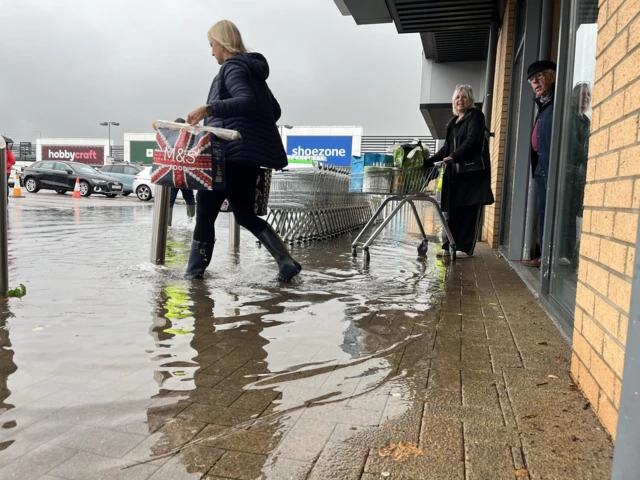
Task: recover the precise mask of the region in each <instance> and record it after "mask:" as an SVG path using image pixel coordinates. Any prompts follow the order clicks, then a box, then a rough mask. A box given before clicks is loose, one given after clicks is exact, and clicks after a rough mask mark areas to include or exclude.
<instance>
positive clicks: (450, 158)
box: [443, 157, 453, 162]
mask: <svg viewBox="0 0 640 480" xmlns="http://www.w3.org/2000/svg"><path fill="white" fill-rule="evenodd" d="M443 161H444V162H451V161H453V157H445V159H444V160H443Z"/></svg>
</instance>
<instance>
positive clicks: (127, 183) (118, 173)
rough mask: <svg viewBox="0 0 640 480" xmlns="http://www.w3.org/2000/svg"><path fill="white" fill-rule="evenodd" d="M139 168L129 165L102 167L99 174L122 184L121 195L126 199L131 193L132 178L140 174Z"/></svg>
mask: <svg viewBox="0 0 640 480" xmlns="http://www.w3.org/2000/svg"><path fill="white" fill-rule="evenodd" d="M141 170H142V168H141V167H138V166H136V165H129V164H127V163H119V164H114V165H103V166H102V168H101V169H100V173H103V174H105V175H109V176H110V177H114V178H117V179H118V180H120V181H121V182H122V183H123V184H124V192H123V195H124V196H125V197H126V196H127V195H129V194H130V193H132V192H133V180H134V177H135V176H136V175H137V174H138V173H140V171H141Z"/></svg>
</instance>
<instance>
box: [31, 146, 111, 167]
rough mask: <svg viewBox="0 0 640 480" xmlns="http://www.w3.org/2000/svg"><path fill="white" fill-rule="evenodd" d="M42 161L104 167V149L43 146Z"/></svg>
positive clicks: (97, 147) (96, 147)
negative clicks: (60, 161)
mask: <svg viewBox="0 0 640 480" xmlns="http://www.w3.org/2000/svg"><path fill="white" fill-rule="evenodd" d="M42 160H63V161H67V162H78V163H86V164H90V165H102V164H103V163H104V147H101V146H95V145H94V146H76V145H74V146H70V145H42Z"/></svg>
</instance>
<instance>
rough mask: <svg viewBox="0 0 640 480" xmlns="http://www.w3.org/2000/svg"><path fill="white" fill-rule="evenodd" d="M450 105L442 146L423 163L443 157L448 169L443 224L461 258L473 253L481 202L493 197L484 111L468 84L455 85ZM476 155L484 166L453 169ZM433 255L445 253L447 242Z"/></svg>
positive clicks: (428, 163) (439, 159) (446, 253)
mask: <svg viewBox="0 0 640 480" xmlns="http://www.w3.org/2000/svg"><path fill="white" fill-rule="evenodd" d="M452 106H453V113H454V114H455V117H453V118H452V119H451V121H449V123H448V124H447V136H446V139H445V142H444V146H443V147H442V148H441V149H440V150H438V152H437V153H436V154H435V155H433V156H432V157H431V158H429V159H428V160H427V161H426V162H425V164H426V166H432V165H433V164H434V163H435V162H441V161H444V162H445V164H447V168H448V169H450V171H451V174H450V175H449V183H448V187H449V195H448V199H449V205H448V210H449V218H448V221H447V224H448V225H449V229H450V230H451V234H452V235H453V238H454V240H455V242H456V257H457V258H465V257H470V256H472V255H473V251H474V249H475V246H476V238H477V236H478V230H479V228H480V218H481V213H482V206H483V205H491V204H492V203H493V201H494V199H493V192H492V191H491V165H490V160H489V145H488V142H487V139H486V136H485V131H486V126H485V120H484V114H483V113H482V112H481V111H480V110H478V109H477V108H476V107H475V102H474V97H473V89H472V88H471V86H469V85H458V86H457V87H456V89H455V91H454V92H453V98H452ZM480 155H482V158H483V160H484V169H482V170H476V171H469V172H464V173H463V172H459V173H458V172H457V169H456V164H458V165H464V164H465V163H469V162H471V161H473V160H474V159H477V158H478V157H479V156H480ZM437 255H438V256H448V255H449V243H448V242H446V243H445V244H444V245H443V246H442V250H440V251H439V252H438V254H437Z"/></svg>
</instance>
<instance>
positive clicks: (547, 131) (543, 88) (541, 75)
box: [522, 60, 556, 267]
mask: <svg viewBox="0 0 640 480" xmlns="http://www.w3.org/2000/svg"><path fill="white" fill-rule="evenodd" d="M527 80H528V81H529V83H530V84H531V88H533V92H534V93H535V94H536V103H537V104H538V113H537V115H536V120H535V124H534V126H533V133H532V135H531V174H532V175H533V179H534V180H535V182H536V191H537V195H538V202H537V210H538V219H539V222H540V223H539V228H538V230H539V232H540V247H541V248H542V233H543V228H544V211H545V208H546V200H547V179H548V176H549V151H550V149H551V128H552V126H553V94H554V90H555V83H556V64H555V63H553V62H552V61H550V60H538V61H537V62H533V63H532V64H531V65H529V68H528V69H527ZM522 263H523V264H524V265H526V266H528V267H540V257H537V258H534V259H532V260H523V261H522Z"/></svg>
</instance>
